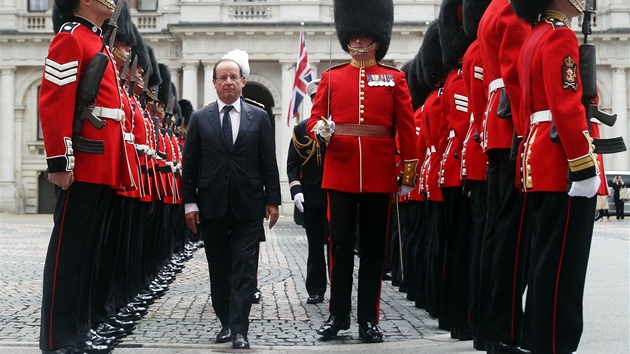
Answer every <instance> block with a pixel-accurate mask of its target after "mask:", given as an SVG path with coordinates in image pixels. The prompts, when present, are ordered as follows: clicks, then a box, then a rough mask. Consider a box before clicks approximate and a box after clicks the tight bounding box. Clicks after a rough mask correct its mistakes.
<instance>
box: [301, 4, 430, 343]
mask: <svg viewBox="0 0 630 354" xmlns="http://www.w3.org/2000/svg"><path fill="white" fill-rule="evenodd" d="M334 6H335V9H334V10H335V25H336V28H337V34H338V37H339V42H340V44H341V46H342V48H343V49H344V50H345V51H348V52H350V55H351V56H352V60H351V61H350V63H347V64H342V65H339V66H335V67H333V68H330V69H328V70H326V71H325V72H324V73H323V74H322V78H321V82H320V84H319V89H318V91H317V96H316V98H315V103H314V105H313V109H312V111H311V118H310V119H309V122H308V124H307V131H309V132H310V133H309V134H311V137H312V138H314V139H324V140H326V141H327V143H328V147H327V149H326V159H325V161H324V177H323V183H322V188H325V189H328V215H329V222H330V232H331V234H330V242H331V253H332V257H331V264H332V266H331V268H332V269H331V281H330V283H331V297H330V308H329V309H330V317H329V319H328V320H327V321H326V323H325V324H324V325H323V326H321V327H320V329H319V330H318V331H317V333H318V334H319V335H321V336H323V337H334V336H336V335H337V333H338V332H339V330H341V329H349V328H350V312H351V309H352V305H351V303H352V299H351V297H352V272H353V268H354V252H353V246H354V241H355V236H354V230H355V227H356V225H357V221H358V224H359V229H360V235H361V257H360V266H359V288H358V303H357V319H358V322H359V336H360V337H361V339H362V340H363V341H364V342H366V343H373V342H381V341H383V335H382V333H381V331H380V329H379V327H378V321H379V305H380V294H381V280H382V276H383V270H384V267H385V258H386V257H385V255H386V252H387V247H386V245H387V230H388V225H387V224H388V219H389V210H390V205H391V197H392V193H395V192H397V191H399V185H398V182H397V180H396V177H397V176H396V145H395V142H394V135H395V134H394V131H395V130H396V131H397V132H398V134H399V139H400V147H401V156H402V160H403V162H404V164H405V169H404V175H403V176H402V181H401V182H402V187H400V189H401V190H400V192H402V194H406V193H407V192H409V191H411V190H412V189H413V186H414V183H415V173H416V165H417V163H418V160H417V158H416V151H415V132H414V122H413V109H412V106H411V97H410V96H409V91H408V89H407V82H406V80H405V75H404V73H403V72H401V71H400V70H398V69H396V68H391V67H386V66H383V65H380V64H379V63H378V61H379V60H381V59H382V58H383V57H384V56H385V54H386V53H387V49H388V47H389V43H390V39H391V32H392V25H393V20H394V5H393V2H392V1H391V0H380V1H379V0H372V1H358V0H354V1H335V3H334ZM352 83H354V84H352ZM333 133H334V135H333ZM357 210H358V211H359V212H358V213H357ZM357 218H358V220H357Z"/></svg>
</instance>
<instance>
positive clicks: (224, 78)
mask: <svg viewBox="0 0 630 354" xmlns="http://www.w3.org/2000/svg"><path fill="white" fill-rule="evenodd" d="M241 77H242V76H238V75H232V76H227V75H223V76H219V77H217V78H215V80H216V82H218V83H220V84H222V83H224V82H226V81H228V79H230V81H232V82H236V81H238V80H239V79H240V78H241Z"/></svg>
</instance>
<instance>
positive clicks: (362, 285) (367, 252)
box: [328, 190, 391, 323]
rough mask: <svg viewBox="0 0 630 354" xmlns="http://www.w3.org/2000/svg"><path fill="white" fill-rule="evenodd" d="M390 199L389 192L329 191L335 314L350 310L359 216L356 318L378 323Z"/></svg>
mask: <svg viewBox="0 0 630 354" xmlns="http://www.w3.org/2000/svg"><path fill="white" fill-rule="evenodd" d="M390 200H391V194H389V193H346V192H340V191H335V190H329V191H328V218H329V221H330V250H331V259H330V260H331V267H330V268H331V271H330V272H331V276H330V313H331V314H332V315H334V316H347V315H349V314H350V311H351V310H352V305H351V303H352V299H351V297H352V272H353V270H354V242H355V238H356V237H355V227H356V225H357V217H358V223H359V237H360V238H361V247H360V254H359V259H360V263H359V284H358V301H357V320H358V321H359V323H363V322H376V323H378V320H379V308H380V300H381V285H382V278H383V270H384V268H385V261H386V254H387V231H388V222H389V211H390ZM357 210H358V213H357Z"/></svg>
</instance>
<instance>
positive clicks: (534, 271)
mask: <svg viewBox="0 0 630 354" xmlns="http://www.w3.org/2000/svg"><path fill="white" fill-rule="evenodd" d="M595 204H596V197H592V198H583V197H569V196H568V195H567V193H566V192H555V193H554V192H532V193H527V206H526V211H527V222H528V224H529V225H531V226H532V229H531V243H530V249H529V258H528V260H529V272H528V289H527V301H526V305H525V321H524V328H523V343H522V346H523V347H524V348H527V349H530V350H531V352H532V353H536V354H548V353H549V354H565V353H572V352H575V351H576V350H577V347H578V344H579V342H580V337H581V336H582V328H583V318H582V300H583V297H584V283H585V279H586V267H587V264H588V258H589V254H590V249H591V239H592V237H593V212H594V211H595Z"/></svg>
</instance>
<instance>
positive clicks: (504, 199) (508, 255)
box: [480, 149, 528, 344]
mask: <svg viewBox="0 0 630 354" xmlns="http://www.w3.org/2000/svg"><path fill="white" fill-rule="evenodd" d="M487 154H488V199H487V207H488V210H487V219H486V226H485V234H484V240H483V245H482V255H481V257H482V258H481V283H480V287H481V288H480V301H481V303H482V304H487V305H488V318H487V323H488V332H487V337H486V339H487V340H500V341H502V342H504V343H509V344H518V343H520V339H521V338H520V337H521V335H520V334H521V329H522V323H523V310H522V309H523V304H522V298H523V292H524V289H525V278H526V268H525V267H526V265H527V264H526V262H525V261H524V260H525V257H526V251H527V247H526V245H527V242H528V241H527V240H526V239H524V238H525V237H526V235H527V233H525V232H523V230H522V228H523V225H525V223H523V214H524V211H523V202H524V198H523V194H522V193H520V191H519V190H518V189H517V188H516V187H515V185H514V183H515V180H516V162H515V161H513V160H510V149H492V150H489V151H488V152H487ZM481 311H483V307H481Z"/></svg>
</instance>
